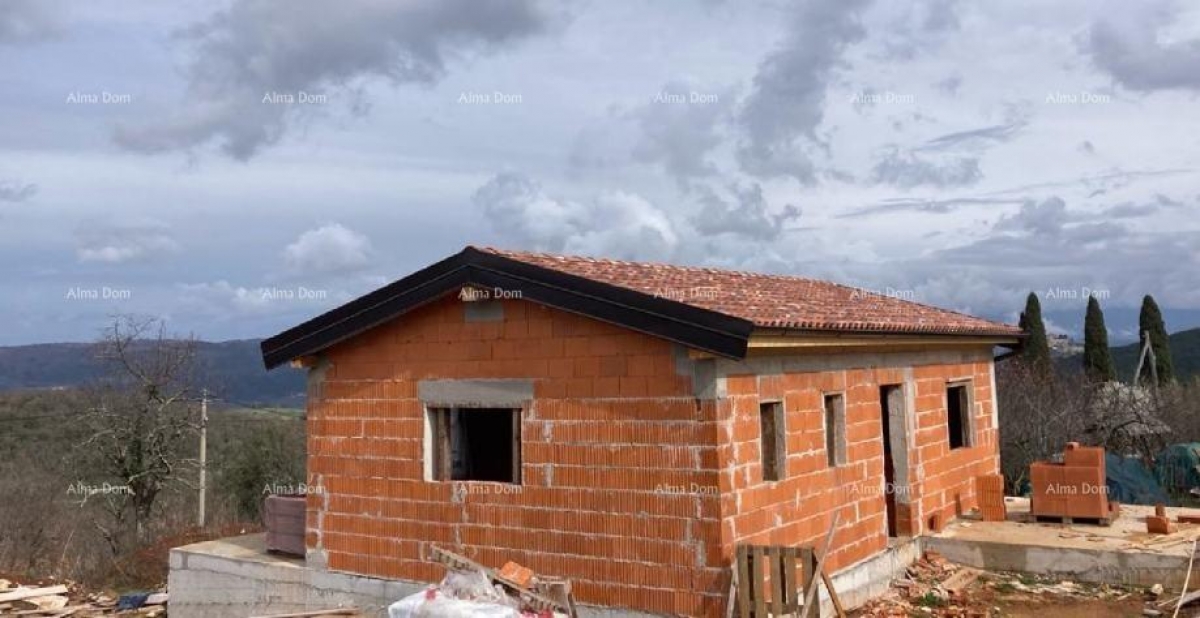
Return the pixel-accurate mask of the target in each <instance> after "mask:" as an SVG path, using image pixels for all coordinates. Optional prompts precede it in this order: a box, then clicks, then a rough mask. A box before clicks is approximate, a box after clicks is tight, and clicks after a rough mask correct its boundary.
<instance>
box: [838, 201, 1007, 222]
mask: <svg viewBox="0 0 1200 618" xmlns="http://www.w3.org/2000/svg"><path fill="white" fill-rule="evenodd" d="M1023 203H1025V200H1024V199H1023V198H1020V199H1018V198H1001V197H952V198H940V199H934V198H907V197H904V198H889V199H886V200H883V201H882V202H880V203H878V204H872V205H870V206H865V207H863V208H858V209H855V210H852V211H850V212H847V213H844V214H841V215H838V217H837V218H839V219H851V218H855V217H865V216H870V215H876V214H880V213H887V212H928V213H936V214H945V213H948V212H951V211H953V210H956V209H957V208H959V207H961V206H1003V205H1009V204H1023Z"/></svg>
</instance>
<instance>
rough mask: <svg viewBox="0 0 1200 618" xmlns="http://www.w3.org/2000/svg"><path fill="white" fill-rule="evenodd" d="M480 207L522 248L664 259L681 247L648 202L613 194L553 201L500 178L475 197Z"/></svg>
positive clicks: (525, 181) (533, 186) (534, 187)
mask: <svg viewBox="0 0 1200 618" xmlns="http://www.w3.org/2000/svg"><path fill="white" fill-rule="evenodd" d="M473 200H474V203H475V205H476V207H478V208H479V209H480V210H482V211H483V214H484V217H485V218H487V220H488V221H489V222H490V223H491V225H492V227H493V228H495V229H496V231H497V232H499V233H500V234H501V235H503V236H504V237H505V239H506V240H509V241H515V242H517V243H518V246H520V247H526V248H533V249H538V250H544V251H562V252H567V253H578V254H583V255H597V256H606V257H616V258H623V259H665V258H668V257H670V256H671V255H672V254H674V252H675V250H676V249H677V247H678V246H679V244H680V238H679V233H678V232H677V230H676V226H675V224H674V223H673V222H672V221H671V218H670V217H669V216H668V215H667V213H665V212H664V211H662V210H661V209H659V208H658V207H656V206H655V205H654V204H652V203H650V202H649V201H647V200H646V199H645V198H643V197H641V196H639V195H636V194H633V193H628V192H625V191H610V192H606V193H603V194H601V195H599V196H597V197H596V198H595V199H594V200H592V201H590V202H579V201H574V200H569V199H564V198H559V197H555V196H551V195H550V194H548V193H547V192H546V191H545V190H544V189H543V188H542V187H541V185H539V184H538V183H536V182H534V181H533V180H531V179H530V178H528V177H526V176H524V175H521V174H515V173H504V174H499V175H497V176H495V177H493V178H492V179H491V180H489V181H488V182H487V183H486V184H484V185H483V186H482V187H480V188H479V189H478V190H477V191H476V192H475V195H474V198H473Z"/></svg>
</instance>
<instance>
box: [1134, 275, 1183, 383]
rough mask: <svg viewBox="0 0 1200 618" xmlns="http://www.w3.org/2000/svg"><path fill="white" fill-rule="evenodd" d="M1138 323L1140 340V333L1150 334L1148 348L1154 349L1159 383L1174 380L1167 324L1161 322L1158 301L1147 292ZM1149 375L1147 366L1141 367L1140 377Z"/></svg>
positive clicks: (1140, 337)
mask: <svg viewBox="0 0 1200 618" xmlns="http://www.w3.org/2000/svg"><path fill="white" fill-rule="evenodd" d="M1138 325H1139V326H1140V329H1139V331H1140V332H1139V333H1138V340H1139V341H1141V340H1142V336H1143V335H1142V333H1149V335H1150V348H1151V349H1152V350H1154V367H1155V369H1157V370H1158V383H1159V385H1160V386H1163V385H1166V384H1170V383H1171V382H1174V381H1175V368H1174V365H1173V364H1172V363H1171V343H1170V340H1169V339H1168V338H1167V325H1166V324H1165V323H1164V322H1163V317H1162V312H1161V311H1159V309H1158V303H1156V302H1154V297H1153V296H1150V295H1149V294H1147V295H1146V297H1145V298H1143V299H1142V312H1141V315H1139V316H1138ZM1151 375H1152V374H1151V373H1150V367H1149V366H1146V367H1143V368H1142V377H1145V378H1146V379H1149V378H1150V376H1151Z"/></svg>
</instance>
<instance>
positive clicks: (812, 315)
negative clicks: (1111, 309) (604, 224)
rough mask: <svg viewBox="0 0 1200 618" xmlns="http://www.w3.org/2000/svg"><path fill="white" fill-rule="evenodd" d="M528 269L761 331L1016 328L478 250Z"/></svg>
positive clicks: (892, 305) (737, 280) (771, 285)
mask: <svg viewBox="0 0 1200 618" xmlns="http://www.w3.org/2000/svg"><path fill="white" fill-rule="evenodd" d="M478 249H479V250H480V251H485V252H488V253H492V254H495V255H499V256H502V257H506V258H509V259H512V260H517V261H519V262H524V263H526V264H532V265H534V266H540V267H543V268H548V269H551V270H555V271H558V272H562V273H566V274H569V275H575V276H579V277H584V278H587V279H591V280H593V281H599V282H602V283H607V284H609V285H614V286H619V287H623V288H627V289H631V290H635V291H638V292H642V293H645V294H650V295H652V296H659V297H663V298H667V299H671V300H675V301H678V302H681V303H685V304H688V305H692V306H695V307H700V308H702V309H708V310H710V311H715V312H718V313H723V314H725V315H729V316H733V317H737V318H741V319H744V320H748V321H750V322H752V323H754V324H755V325H756V326H759V327H763V328H788V329H803V330H821V331H842V332H873V333H923V334H971V335H1002V336H1014V335H1019V334H1020V332H1021V331H1020V329H1019V328H1017V327H1016V326H1012V325H1009V324H1004V323H1001V322H993V321H991V320H984V319H982V318H977V317H973V316H970V315H966V314H963V313H958V312H955V311H949V310H946V309H939V308H937V307H931V306H929V305H923V304H920V303H915V302H912V301H907V300H903V299H900V298H895V297H893V296H887V295H883V294H878V293H874V292H871V291H868V290H863V289H860V288H854V287H850V286H845V285H840V284H837V283H830V282H828V281H820V280H816V279H804V278H801V277H788V276H780V275H764V274H757V273H749V272H740V271H732V270H721V269H714V268H696V267H685V266H673V265H669V264H652V263H642V262H625V261H619V260H609V259H597V258H587V257H574V256H563V255H552V254H547V253H529V252H522V251H507V250H502V249H493V248H487V247H481V248H478Z"/></svg>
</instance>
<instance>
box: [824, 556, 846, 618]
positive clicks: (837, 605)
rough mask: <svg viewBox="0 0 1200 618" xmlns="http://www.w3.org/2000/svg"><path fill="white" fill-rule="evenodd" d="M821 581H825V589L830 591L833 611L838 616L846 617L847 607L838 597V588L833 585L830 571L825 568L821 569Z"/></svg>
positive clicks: (839, 617)
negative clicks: (827, 571)
mask: <svg viewBox="0 0 1200 618" xmlns="http://www.w3.org/2000/svg"><path fill="white" fill-rule="evenodd" d="M821 581H823V582H825V589H826V590H828V591H829V600H830V601H831V602H832V603H833V611H834V612H836V613H837V615H838V618H846V608H845V607H842V600H841V599H840V598H838V593H837V589H835V588H834V587H833V579H831V578H830V577H829V573H826V572H825V569H824V568H822V569H821Z"/></svg>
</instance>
